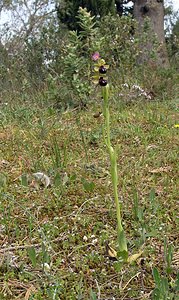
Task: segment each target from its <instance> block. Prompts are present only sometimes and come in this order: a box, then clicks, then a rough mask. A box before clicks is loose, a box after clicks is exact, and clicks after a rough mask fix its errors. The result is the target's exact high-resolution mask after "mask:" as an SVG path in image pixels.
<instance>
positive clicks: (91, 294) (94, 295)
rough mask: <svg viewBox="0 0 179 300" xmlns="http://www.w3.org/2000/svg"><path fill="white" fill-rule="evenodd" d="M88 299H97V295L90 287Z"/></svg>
mask: <svg viewBox="0 0 179 300" xmlns="http://www.w3.org/2000/svg"><path fill="white" fill-rule="evenodd" d="M90 299H91V300H97V296H96V294H95V292H93V290H92V289H91V291H90Z"/></svg>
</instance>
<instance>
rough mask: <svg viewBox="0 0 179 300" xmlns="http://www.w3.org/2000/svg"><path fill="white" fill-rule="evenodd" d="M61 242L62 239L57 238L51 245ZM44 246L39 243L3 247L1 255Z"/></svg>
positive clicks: (0, 250) (0, 251)
mask: <svg viewBox="0 0 179 300" xmlns="http://www.w3.org/2000/svg"><path fill="white" fill-rule="evenodd" d="M59 240H62V238H59V237H58V238H56V239H54V240H52V241H50V242H51V243H53V242H58V241H59ZM41 245H42V243H38V244H29V245H19V246H18V245H17V246H11V247H7V248H6V247H2V248H1V249H0V253H3V252H6V251H7V252H8V251H13V250H18V249H27V248H30V247H35V248H36V247H40V246H41Z"/></svg>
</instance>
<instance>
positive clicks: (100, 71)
mask: <svg viewBox="0 0 179 300" xmlns="http://www.w3.org/2000/svg"><path fill="white" fill-rule="evenodd" d="M106 72H107V69H106V68H105V66H100V67H99V73H100V74H106Z"/></svg>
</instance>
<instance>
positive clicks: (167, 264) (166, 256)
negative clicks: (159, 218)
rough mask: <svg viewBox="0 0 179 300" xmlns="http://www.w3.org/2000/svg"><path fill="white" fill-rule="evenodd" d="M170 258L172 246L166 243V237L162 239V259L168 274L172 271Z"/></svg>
mask: <svg viewBox="0 0 179 300" xmlns="http://www.w3.org/2000/svg"><path fill="white" fill-rule="evenodd" d="M172 258H173V247H172V245H168V244H167V239H166V238H165V240H164V260H165V269H166V273H167V274H170V273H171V272H172V266H171V265H172Z"/></svg>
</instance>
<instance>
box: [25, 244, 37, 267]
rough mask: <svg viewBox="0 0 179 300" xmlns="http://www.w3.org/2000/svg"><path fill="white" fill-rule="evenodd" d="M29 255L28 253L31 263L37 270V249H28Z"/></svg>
mask: <svg viewBox="0 0 179 300" xmlns="http://www.w3.org/2000/svg"><path fill="white" fill-rule="evenodd" d="M27 253H28V256H29V258H30V260H31V263H32V265H33V267H34V268H35V267H36V265H37V260H36V251H35V248H34V247H30V248H28V249H27Z"/></svg>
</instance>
